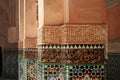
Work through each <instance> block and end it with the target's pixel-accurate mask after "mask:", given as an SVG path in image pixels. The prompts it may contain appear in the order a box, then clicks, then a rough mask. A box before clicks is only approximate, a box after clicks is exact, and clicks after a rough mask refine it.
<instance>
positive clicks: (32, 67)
mask: <svg viewBox="0 0 120 80" xmlns="http://www.w3.org/2000/svg"><path fill="white" fill-rule="evenodd" d="M26 67H27V80H37V60H36V59H27V66H26Z"/></svg>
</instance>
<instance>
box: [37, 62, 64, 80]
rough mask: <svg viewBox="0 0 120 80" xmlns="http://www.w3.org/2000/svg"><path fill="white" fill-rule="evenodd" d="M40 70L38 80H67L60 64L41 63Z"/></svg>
mask: <svg viewBox="0 0 120 80" xmlns="http://www.w3.org/2000/svg"><path fill="white" fill-rule="evenodd" d="M38 70H39V71H40V72H39V75H38V76H39V77H38V80H65V79H64V75H63V65H61V64H60V63H39V66H38Z"/></svg>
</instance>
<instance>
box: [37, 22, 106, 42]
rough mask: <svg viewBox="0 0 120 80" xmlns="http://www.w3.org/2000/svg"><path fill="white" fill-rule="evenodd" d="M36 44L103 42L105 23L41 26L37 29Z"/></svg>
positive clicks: (104, 38)
mask: <svg viewBox="0 0 120 80" xmlns="http://www.w3.org/2000/svg"><path fill="white" fill-rule="evenodd" d="M38 33H39V34H38V38H39V39H38V44H41V43H42V44H61V43H67V44H105V43H107V28H106V25H102V24H101V25H62V26H43V27H41V28H40V29H39V30H38Z"/></svg>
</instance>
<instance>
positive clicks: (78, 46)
mask: <svg viewBox="0 0 120 80" xmlns="http://www.w3.org/2000/svg"><path fill="white" fill-rule="evenodd" d="M104 48H105V45H104V44H41V45H39V46H38V49H104Z"/></svg>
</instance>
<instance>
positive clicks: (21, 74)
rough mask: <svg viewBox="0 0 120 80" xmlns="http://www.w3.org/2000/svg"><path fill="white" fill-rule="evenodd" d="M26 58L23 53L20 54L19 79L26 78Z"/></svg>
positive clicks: (23, 79)
mask: <svg viewBox="0 0 120 80" xmlns="http://www.w3.org/2000/svg"><path fill="white" fill-rule="evenodd" d="M25 72H26V71H25V60H24V58H22V55H21V54H19V55H18V74H19V80H26V79H25Z"/></svg>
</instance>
